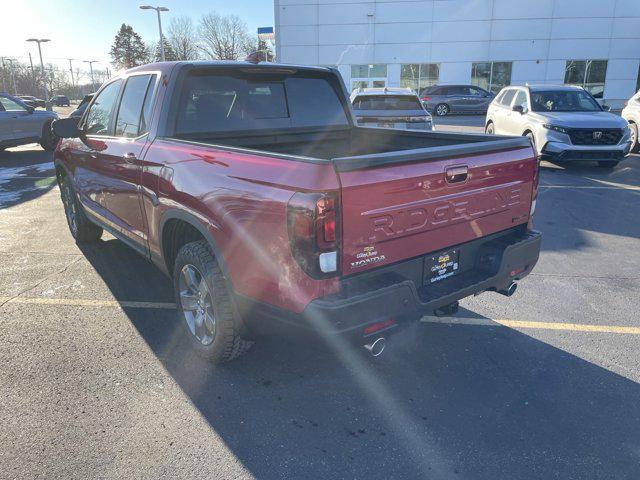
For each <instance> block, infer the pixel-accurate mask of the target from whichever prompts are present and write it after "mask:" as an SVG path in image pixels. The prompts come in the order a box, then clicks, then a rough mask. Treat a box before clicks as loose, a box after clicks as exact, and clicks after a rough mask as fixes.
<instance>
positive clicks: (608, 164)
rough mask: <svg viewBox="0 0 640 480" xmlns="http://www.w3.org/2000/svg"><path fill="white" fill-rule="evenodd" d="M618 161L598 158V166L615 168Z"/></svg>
mask: <svg viewBox="0 0 640 480" xmlns="http://www.w3.org/2000/svg"><path fill="white" fill-rule="evenodd" d="M618 163H620V162H618V161H617V160H598V166H599V167H602V168H615V167H616V165H618Z"/></svg>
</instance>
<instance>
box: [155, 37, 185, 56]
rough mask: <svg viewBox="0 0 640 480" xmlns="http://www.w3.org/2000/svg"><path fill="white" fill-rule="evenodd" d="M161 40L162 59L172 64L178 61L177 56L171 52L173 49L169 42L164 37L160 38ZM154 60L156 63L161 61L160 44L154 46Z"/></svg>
mask: <svg viewBox="0 0 640 480" xmlns="http://www.w3.org/2000/svg"><path fill="white" fill-rule="evenodd" d="M162 39H163V40H164V42H163V43H164V59H165V61H166V62H174V61H176V60H179V59H178V55H176V52H175V51H174V50H173V48H172V47H171V44H170V43H169V40H167V37H165V36H164V35H163V36H162ZM154 57H155V58H154V60H155V61H156V62H161V61H162V55H161V52H160V42H158V43H157V44H156V48H155V54H154Z"/></svg>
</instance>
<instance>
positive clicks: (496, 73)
mask: <svg viewBox="0 0 640 480" xmlns="http://www.w3.org/2000/svg"><path fill="white" fill-rule="evenodd" d="M471 84H472V85H475V86H476V87H480V88H484V89H485V90H488V91H490V92H493V93H498V92H499V91H500V90H501V89H502V88H503V87H506V86H507V85H511V62H476V63H473V64H472V66H471Z"/></svg>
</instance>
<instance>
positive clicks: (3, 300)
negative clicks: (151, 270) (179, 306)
mask: <svg viewBox="0 0 640 480" xmlns="http://www.w3.org/2000/svg"><path fill="white" fill-rule="evenodd" d="M0 304H27V305H60V306H69V307H111V308H114V307H115V308H152V309H165V310H171V309H175V308H176V304H175V303H165V302H129V301H118V300H91V299H80V298H46V297H0Z"/></svg>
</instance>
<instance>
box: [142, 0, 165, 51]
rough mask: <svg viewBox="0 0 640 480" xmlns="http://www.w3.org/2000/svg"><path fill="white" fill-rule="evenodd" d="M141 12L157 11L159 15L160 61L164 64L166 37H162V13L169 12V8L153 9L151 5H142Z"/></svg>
mask: <svg viewBox="0 0 640 480" xmlns="http://www.w3.org/2000/svg"><path fill="white" fill-rule="evenodd" d="M140 9H141V10H155V11H156V13H157V14H158V31H159V32H160V60H162V61H163V62H164V37H163V36H162V22H161V21H160V12H168V11H169V9H168V8H167V7H152V6H151V5H140Z"/></svg>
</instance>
